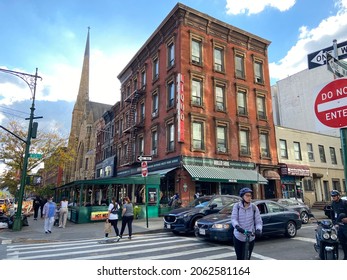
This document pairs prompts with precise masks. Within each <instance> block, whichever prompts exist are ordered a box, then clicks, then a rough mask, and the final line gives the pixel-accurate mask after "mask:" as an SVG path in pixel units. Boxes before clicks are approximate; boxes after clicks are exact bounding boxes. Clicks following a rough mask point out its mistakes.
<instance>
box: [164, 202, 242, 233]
mask: <svg viewBox="0 0 347 280" xmlns="http://www.w3.org/2000/svg"><path fill="white" fill-rule="evenodd" d="M240 199H241V198H240V197H238V196H234V195H214V196H201V197H199V198H197V199H195V200H193V201H192V202H191V203H190V204H189V206H188V207H182V208H178V209H174V210H172V211H170V212H169V213H167V214H166V215H165V216H164V217H163V219H164V228H165V229H169V230H171V231H172V232H173V233H175V234H177V233H190V232H194V224H195V222H196V221H197V220H198V219H201V218H202V217H204V216H206V215H209V214H213V213H217V212H218V211H220V210H221V209H222V208H223V207H225V206H226V205H228V204H230V203H232V202H236V201H239V200H240Z"/></svg>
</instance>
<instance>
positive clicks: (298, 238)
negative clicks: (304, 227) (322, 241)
mask: <svg viewBox="0 0 347 280" xmlns="http://www.w3.org/2000/svg"><path fill="white" fill-rule="evenodd" d="M294 240H300V241H305V242H311V243H316V239H314V238H308V237H300V236H296V237H294Z"/></svg>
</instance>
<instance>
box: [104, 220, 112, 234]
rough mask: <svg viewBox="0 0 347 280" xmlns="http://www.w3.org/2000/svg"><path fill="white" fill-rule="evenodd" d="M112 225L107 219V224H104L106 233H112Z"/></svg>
mask: <svg viewBox="0 0 347 280" xmlns="http://www.w3.org/2000/svg"><path fill="white" fill-rule="evenodd" d="M111 229H112V225H111V223H110V222H109V221H108V220H106V222H105V225H104V231H105V233H111Z"/></svg>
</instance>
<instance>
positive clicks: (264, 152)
mask: <svg viewBox="0 0 347 280" xmlns="http://www.w3.org/2000/svg"><path fill="white" fill-rule="evenodd" d="M259 138H260V139H259V142H260V155H261V157H266V158H268V157H270V148H269V134H268V132H263V131H262V132H260V136H259Z"/></svg>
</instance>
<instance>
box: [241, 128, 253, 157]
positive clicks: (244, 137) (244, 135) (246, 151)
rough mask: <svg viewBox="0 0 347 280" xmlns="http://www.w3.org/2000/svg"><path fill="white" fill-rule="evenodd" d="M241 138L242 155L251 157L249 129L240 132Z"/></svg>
mask: <svg viewBox="0 0 347 280" xmlns="http://www.w3.org/2000/svg"><path fill="white" fill-rule="evenodd" d="M239 135H240V136H239V137H240V155H243V156H249V155H250V154H251V150H250V139H249V129H247V128H241V129H240V131H239Z"/></svg>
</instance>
